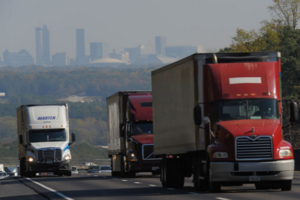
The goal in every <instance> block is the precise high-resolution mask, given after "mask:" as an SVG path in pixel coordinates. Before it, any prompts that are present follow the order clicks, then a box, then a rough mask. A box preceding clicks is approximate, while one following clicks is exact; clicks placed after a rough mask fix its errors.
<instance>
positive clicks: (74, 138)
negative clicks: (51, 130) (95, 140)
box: [72, 133, 76, 143]
mask: <svg viewBox="0 0 300 200" xmlns="http://www.w3.org/2000/svg"><path fill="white" fill-rule="evenodd" d="M75 141H76V135H75V133H72V143H73V142H75Z"/></svg>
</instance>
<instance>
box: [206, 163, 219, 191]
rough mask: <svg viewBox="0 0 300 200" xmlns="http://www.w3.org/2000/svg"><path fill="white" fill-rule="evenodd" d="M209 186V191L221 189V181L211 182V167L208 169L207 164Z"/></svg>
mask: <svg viewBox="0 0 300 200" xmlns="http://www.w3.org/2000/svg"><path fill="white" fill-rule="evenodd" d="M208 171H209V187H210V191H211V192H214V193H215V192H220V191H221V183H218V182H213V181H212V180H211V169H210V166H209V170H208Z"/></svg>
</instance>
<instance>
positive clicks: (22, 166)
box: [20, 158, 26, 176]
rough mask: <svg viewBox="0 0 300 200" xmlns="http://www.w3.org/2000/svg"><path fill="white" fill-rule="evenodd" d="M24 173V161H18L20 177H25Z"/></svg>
mask: <svg viewBox="0 0 300 200" xmlns="http://www.w3.org/2000/svg"><path fill="white" fill-rule="evenodd" d="M25 171H26V163H25V159H24V158H23V159H21V160H20V176H26V174H25Z"/></svg>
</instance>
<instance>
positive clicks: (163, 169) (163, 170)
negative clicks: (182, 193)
mask: <svg viewBox="0 0 300 200" xmlns="http://www.w3.org/2000/svg"><path fill="white" fill-rule="evenodd" d="M166 171H167V166H166V158H163V159H162V161H161V184H162V186H163V187H164V188H166V187H169V185H168V183H167V176H166Z"/></svg>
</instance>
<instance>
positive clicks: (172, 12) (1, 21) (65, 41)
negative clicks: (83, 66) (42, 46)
mask: <svg viewBox="0 0 300 200" xmlns="http://www.w3.org/2000/svg"><path fill="white" fill-rule="evenodd" d="M171 3H172V4H171ZM170 5H172V6H170ZM269 5H272V1H271V0H266V1H259V0H253V1H251V2H248V1H240V0H228V1H197V0H189V1H188V3H186V2H185V1H179V0H174V1H170V0H165V1H161V2H158V1H147V2H146V1H145V2H144V1H138V0H128V1H120V0H114V1H104V0H99V1H94V0H90V1H87V2H85V1H77V0H72V1H69V0H66V1H55V0H54V1H36V0H28V1H19V0H9V1H7V0H2V1H1V2H0V26H1V27H5V29H4V31H3V32H2V33H1V35H0V52H4V51H5V50H6V49H8V50H9V51H10V52H18V51H19V50H20V49H27V50H28V52H29V53H30V54H31V55H33V56H34V57H35V45H34V42H35V36H34V28H35V27H42V25H44V24H45V25H47V27H48V29H49V30H50V32H51V36H50V38H51V40H50V47H51V49H50V51H51V52H50V54H51V55H54V54H55V53H57V52H66V53H67V55H68V57H69V58H75V57H76V43H75V41H76V35H75V34H74V31H75V30H76V29H85V40H86V42H85V52H86V54H87V55H89V54H90V53H89V50H90V48H89V45H88V44H89V43H91V42H106V43H108V44H109V46H110V49H111V50H113V49H115V50H116V52H120V51H122V50H123V49H124V48H126V47H137V46H138V45H144V46H145V47H146V49H145V50H146V51H148V52H152V53H154V52H155V36H158V35H162V36H165V37H167V38H168V46H177V45H202V46H203V48H204V51H210V50H213V51H217V50H219V48H223V47H225V46H228V45H229V44H230V43H231V40H232V39H231V38H232V37H233V36H234V35H235V32H236V29H237V28H243V29H245V30H251V29H258V28H259V27H260V22H261V21H263V20H270V19H271V15H270V13H269V11H268V8H267V7H268V6H269ZM24 8H26V9H24ZM54 10H55V15H53V11H54ZM253 13H255V15H253ZM110 52H111V51H110Z"/></svg>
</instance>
